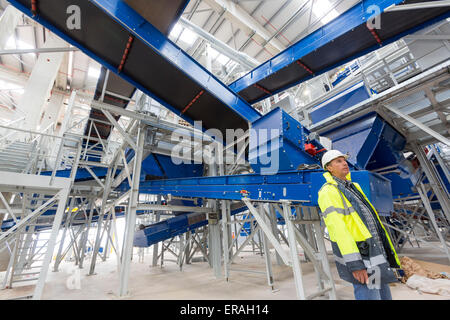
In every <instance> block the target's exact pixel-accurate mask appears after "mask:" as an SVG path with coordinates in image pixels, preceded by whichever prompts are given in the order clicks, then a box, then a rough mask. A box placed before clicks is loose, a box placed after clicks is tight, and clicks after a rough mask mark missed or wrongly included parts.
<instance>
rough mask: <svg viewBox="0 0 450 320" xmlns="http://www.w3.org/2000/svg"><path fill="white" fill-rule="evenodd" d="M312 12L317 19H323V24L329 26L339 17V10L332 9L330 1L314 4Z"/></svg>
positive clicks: (325, 0)
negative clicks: (329, 23) (328, 24)
mask: <svg viewBox="0 0 450 320" xmlns="http://www.w3.org/2000/svg"><path fill="white" fill-rule="evenodd" d="M330 10H331V11H330ZM312 11H313V13H314V15H315V16H316V17H317V18H320V19H321V20H320V21H321V22H322V23H323V24H327V23H328V22H330V21H331V20H333V19H334V18H336V17H337V16H338V15H339V12H337V10H335V9H332V6H331V4H330V2H329V1H328V0H320V1H316V2H314V5H313V8H312Z"/></svg>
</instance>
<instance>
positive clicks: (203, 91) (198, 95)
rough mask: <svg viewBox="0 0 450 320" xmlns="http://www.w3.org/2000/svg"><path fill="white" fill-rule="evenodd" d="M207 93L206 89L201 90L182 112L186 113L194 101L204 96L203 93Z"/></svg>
mask: <svg viewBox="0 0 450 320" xmlns="http://www.w3.org/2000/svg"><path fill="white" fill-rule="evenodd" d="M203 93H205V90H202V91H200V92H199V93H198V94H197V95H196V96H195V98H194V99H192V101H191V102H189V103H188V105H187V106H186V107H185V108H184V109H183V111H181V114H184V113H185V112H186V111H187V110H188V109H189V108H190V107H191V106H192V105H193V104H194V103H195V101H197V100H198V98H200V97H201V96H202V94H203Z"/></svg>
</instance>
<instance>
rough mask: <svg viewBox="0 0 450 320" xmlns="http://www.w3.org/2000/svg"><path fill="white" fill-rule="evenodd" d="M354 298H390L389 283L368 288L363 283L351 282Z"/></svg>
mask: <svg viewBox="0 0 450 320" xmlns="http://www.w3.org/2000/svg"><path fill="white" fill-rule="evenodd" d="M353 289H354V293H355V299H356V300H392V296H391V289H390V288H389V285H388V284H387V283H386V284H382V285H381V288H380V289H369V288H368V287H367V285H365V284H353Z"/></svg>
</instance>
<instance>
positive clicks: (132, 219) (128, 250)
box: [119, 127, 146, 297]
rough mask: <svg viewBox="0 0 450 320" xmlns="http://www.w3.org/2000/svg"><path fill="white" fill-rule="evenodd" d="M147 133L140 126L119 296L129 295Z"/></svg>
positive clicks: (128, 209)
mask: <svg viewBox="0 0 450 320" xmlns="http://www.w3.org/2000/svg"><path fill="white" fill-rule="evenodd" d="M145 133H146V130H144V128H143V127H139V128H138V134H137V137H138V141H137V150H136V156H135V161H134V169H133V179H132V183H133V184H132V186H131V188H132V189H131V194H130V198H129V202H128V208H127V215H128V219H127V225H126V227H125V237H124V246H123V249H122V250H123V251H122V261H121V267H120V287H119V296H121V297H123V296H126V295H128V280H129V275H130V263H131V259H132V256H133V237H134V231H135V227H136V208H137V204H138V200H139V180H140V176H141V165H142V155H143V152H144V141H145Z"/></svg>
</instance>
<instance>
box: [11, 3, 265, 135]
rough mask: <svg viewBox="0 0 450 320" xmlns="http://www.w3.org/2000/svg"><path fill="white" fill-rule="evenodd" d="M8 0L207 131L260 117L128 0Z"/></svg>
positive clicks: (242, 125) (241, 125)
mask: <svg viewBox="0 0 450 320" xmlns="http://www.w3.org/2000/svg"><path fill="white" fill-rule="evenodd" d="M10 2H11V4H13V5H14V6H15V7H16V8H18V9H19V10H20V11H22V12H24V13H26V14H27V15H29V16H30V17H33V19H35V20H36V21H37V22H39V23H41V24H42V25H44V26H45V27H47V28H49V29H50V30H51V31H53V32H54V33H55V34H57V35H58V36H60V37H62V38H63V39H64V40H66V41H67V42H69V43H71V44H72V45H74V46H76V47H78V48H80V49H81V50H82V51H83V52H84V53H86V54H87V55H89V56H90V57H91V58H93V59H94V60H96V61H97V62H99V63H100V64H102V65H103V66H105V67H106V68H108V69H109V70H110V71H111V72H114V73H116V74H118V75H119V76H121V77H122V78H123V79H125V80H126V81H128V82H129V83H130V84H132V85H134V86H135V87H137V88H138V89H140V90H141V91H142V92H144V93H146V94H147V95H149V96H151V97H152V98H154V99H155V100H157V101H158V102H159V103H161V104H162V105H163V106H165V107H167V108H168V109H169V110H171V111H173V112H174V113H175V114H177V115H179V116H180V117H181V118H183V119H185V120H186V121H188V122H189V123H191V124H193V123H194V121H196V120H199V121H200V120H201V121H202V125H203V128H204V129H205V130H206V129H209V128H216V129H219V130H220V131H221V132H222V133H223V134H224V136H225V132H226V129H238V128H241V129H243V130H246V129H248V122H252V121H254V120H256V119H258V118H259V117H260V114H259V112H258V111H256V110H255V109H253V108H252V107H251V106H250V105H249V104H248V103H247V102H246V101H245V100H243V99H242V98H240V97H239V96H237V95H236V94H235V93H234V92H233V91H232V90H231V89H229V88H228V87H227V86H226V85H225V84H223V83H221V82H220V81H219V80H218V79H216V78H215V77H214V76H213V75H211V74H210V73H209V72H208V71H207V70H206V69H204V68H203V67H202V66H200V65H199V64H198V63H197V62H195V61H194V60H193V59H192V58H191V57H190V56H189V55H187V54H186V53H185V52H184V51H182V50H181V49H180V48H178V47H177V46H176V45H175V44H173V43H172V42H171V41H170V40H169V39H167V37H166V36H165V35H164V34H162V33H161V32H160V31H159V30H158V29H157V28H156V27H155V26H153V25H152V24H151V23H149V22H148V21H147V20H146V19H145V18H143V17H142V16H141V15H140V14H138V13H137V12H136V11H135V10H134V9H132V8H131V7H130V6H129V5H128V4H127V3H126V2H124V1H119V0H92V1H88V0H75V1H72V0H60V1H50V0H40V1H33V3H34V6H33V5H32V1H31V0H13V1H10ZM71 5H72V6H73V5H75V6H78V7H79V8H80V10H79V11H80V13H81V19H82V20H81V21H82V23H81V28H80V29H79V30H77V29H69V27H68V25H67V19H68V17H69V15H68V14H67V8H68V7H69V6H71ZM33 7H34V8H35V10H33Z"/></svg>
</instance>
